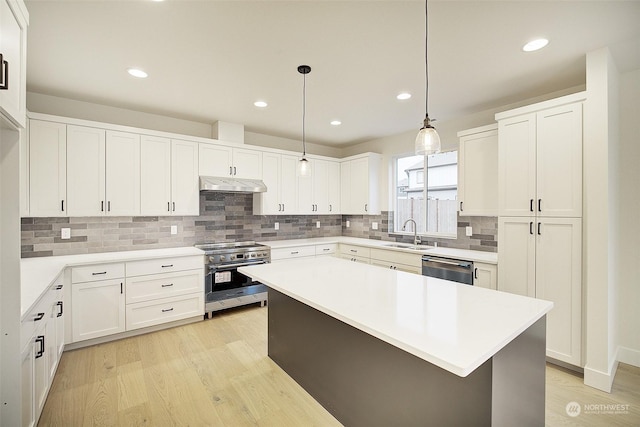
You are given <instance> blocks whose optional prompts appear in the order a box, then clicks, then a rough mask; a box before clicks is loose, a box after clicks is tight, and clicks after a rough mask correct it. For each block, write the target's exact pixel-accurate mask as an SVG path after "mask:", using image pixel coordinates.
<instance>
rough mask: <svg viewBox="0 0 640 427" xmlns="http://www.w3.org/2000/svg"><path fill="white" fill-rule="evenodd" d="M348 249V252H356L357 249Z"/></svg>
mask: <svg viewBox="0 0 640 427" xmlns="http://www.w3.org/2000/svg"><path fill="white" fill-rule="evenodd" d="M349 251H350V252H353V253H356V254H357V253H358V251H357V250H355V249H349Z"/></svg>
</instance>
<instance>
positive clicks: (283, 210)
mask: <svg viewBox="0 0 640 427" xmlns="http://www.w3.org/2000/svg"><path fill="white" fill-rule="evenodd" d="M282 212H284V203H283V204H282Z"/></svg>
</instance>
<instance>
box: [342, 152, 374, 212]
mask: <svg viewBox="0 0 640 427" xmlns="http://www.w3.org/2000/svg"><path fill="white" fill-rule="evenodd" d="M380 159H381V157H380V155H379V154H375V153H367V154H363V155H358V156H353V157H350V158H347V159H344V160H343V161H342V162H341V164H340V178H341V192H340V210H341V213H342V214H346V215H374V214H379V213H380V206H379V203H378V200H379V197H378V188H379V185H378V183H379V176H380Z"/></svg>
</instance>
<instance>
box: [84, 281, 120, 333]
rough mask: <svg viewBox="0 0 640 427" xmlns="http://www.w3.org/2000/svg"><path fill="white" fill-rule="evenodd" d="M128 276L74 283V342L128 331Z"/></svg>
mask: <svg viewBox="0 0 640 427" xmlns="http://www.w3.org/2000/svg"><path fill="white" fill-rule="evenodd" d="M124 308H125V297H124V277H120V278H115V279H110V280H99V281H96V282H85V283H73V284H72V287H71V318H72V325H73V328H72V329H73V341H74V342H76V341H83V340H87V339H90V338H98V337H103V336H105V335H111V334H117V333H118V332H124V330H125V320H124V316H125V310H124Z"/></svg>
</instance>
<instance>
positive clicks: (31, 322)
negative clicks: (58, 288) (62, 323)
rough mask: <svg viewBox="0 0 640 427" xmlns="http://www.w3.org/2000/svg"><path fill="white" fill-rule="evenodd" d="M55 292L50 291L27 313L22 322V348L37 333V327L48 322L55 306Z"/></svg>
mask: <svg viewBox="0 0 640 427" xmlns="http://www.w3.org/2000/svg"><path fill="white" fill-rule="evenodd" d="M55 296H56V295H55V293H54V292H51V291H48V292H47V293H46V294H45V295H43V297H42V298H41V299H40V301H39V302H38V304H37V305H36V306H35V307H34V308H33V309H32V310H31V311H30V312H29V314H27V316H26V317H25V318H24V320H23V321H22V323H21V324H20V348H21V349H23V348H24V346H25V345H26V344H27V343H28V342H29V341H30V339H31V337H32V336H33V334H34V333H35V331H36V329H38V328H39V327H40V326H42V325H44V324H45V323H47V321H48V320H49V318H50V317H51V316H52V315H55V314H54V313H53V306H54V305H55Z"/></svg>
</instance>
